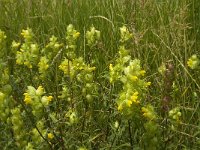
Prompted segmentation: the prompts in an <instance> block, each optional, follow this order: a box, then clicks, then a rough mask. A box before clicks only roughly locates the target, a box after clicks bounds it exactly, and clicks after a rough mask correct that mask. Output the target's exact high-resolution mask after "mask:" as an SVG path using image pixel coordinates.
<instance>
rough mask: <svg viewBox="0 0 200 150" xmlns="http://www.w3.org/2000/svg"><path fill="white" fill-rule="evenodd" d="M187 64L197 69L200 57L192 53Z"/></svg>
mask: <svg viewBox="0 0 200 150" xmlns="http://www.w3.org/2000/svg"><path fill="white" fill-rule="evenodd" d="M187 65H188V66H189V67H190V68H191V69H195V68H196V67H197V66H198V65H199V59H198V58H197V55H192V57H191V58H190V59H188V61H187Z"/></svg>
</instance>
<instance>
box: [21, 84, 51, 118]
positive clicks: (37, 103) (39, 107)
mask: <svg viewBox="0 0 200 150" xmlns="http://www.w3.org/2000/svg"><path fill="white" fill-rule="evenodd" d="M44 93H45V91H44V88H43V87H42V86H39V87H38V88H37V89H35V88H34V87H32V86H28V89H27V91H26V93H24V102H25V104H26V105H30V106H31V108H32V113H33V115H34V116H36V117H39V118H40V116H41V115H42V112H43V108H44V107H46V106H48V105H49V103H50V102H51V101H52V99H53V97H52V96H45V95H44Z"/></svg>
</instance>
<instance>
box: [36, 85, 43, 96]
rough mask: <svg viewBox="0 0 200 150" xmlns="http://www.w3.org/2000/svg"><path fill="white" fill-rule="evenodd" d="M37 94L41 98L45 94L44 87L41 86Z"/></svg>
mask: <svg viewBox="0 0 200 150" xmlns="http://www.w3.org/2000/svg"><path fill="white" fill-rule="evenodd" d="M35 92H36V95H38V96H41V95H43V94H44V88H43V87H42V86H39V87H38V88H37V90H36V91H35Z"/></svg>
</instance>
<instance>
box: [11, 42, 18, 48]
mask: <svg viewBox="0 0 200 150" xmlns="http://www.w3.org/2000/svg"><path fill="white" fill-rule="evenodd" d="M19 46H20V43H19V42H18V43H17V42H16V41H13V42H12V46H11V47H12V48H18V47H19Z"/></svg>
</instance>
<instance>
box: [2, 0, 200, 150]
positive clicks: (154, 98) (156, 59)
mask: <svg viewBox="0 0 200 150" xmlns="http://www.w3.org/2000/svg"><path fill="white" fill-rule="evenodd" d="M199 8H200V1H199V0H176V1H171V0H138V1H137V0H135V1H132V0H59V1H56V0H53V1H45V0H21V1H17V0H0V12H1V14H0V29H1V30H3V31H5V32H6V35H7V39H8V43H7V46H8V49H7V57H8V56H10V55H11V50H10V49H9V45H11V42H12V41H13V40H18V41H20V40H21V38H20V33H21V31H22V29H26V28H27V27H29V28H31V29H32V30H33V32H34V33H35V37H36V41H37V42H38V43H41V45H42V46H44V45H46V43H47V42H48V39H49V38H50V37H51V35H55V36H57V37H58V38H59V40H61V41H64V37H65V33H66V28H67V25H69V24H73V25H74V26H75V28H76V29H77V30H78V31H80V33H81V37H80V39H79V41H78V45H77V46H78V49H77V51H76V53H77V55H78V56H83V58H84V60H85V61H86V62H89V63H91V59H90V56H88V55H89V54H90V49H88V48H86V47H85V40H84V39H85V34H86V31H87V30H89V29H90V27H91V26H94V27H95V28H96V29H98V30H99V31H101V39H100V42H99V43H98V45H97V48H96V50H95V52H94V54H92V55H91V57H94V59H95V60H96V61H95V62H94V64H95V66H96V68H97V71H96V73H95V76H96V77H97V80H98V82H99V84H100V87H101V88H100V89H99V99H101V102H100V103H99V105H97V106H96V107H95V110H94V111H97V112H98V111H99V112H98V113H96V116H95V117H94V121H97V123H96V124H93V126H92V127H91V129H88V132H93V131H94V132H96V133H98V134H97V135H96V137H93V138H94V139H95V138H97V139H98V137H101V133H99V132H98V130H99V129H102V130H105V131H104V132H106V134H113V135H114V133H110V132H112V131H109V130H111V127H110V124H112V123H113V122H114V121H115V120H117V119H118V116H117V117H116V114H113V109H115V106H114V103H115V98H116V95H115V93H113V91H112V87H111V86H110V85H109V84H108V77H107V74H108V70H109V69H108V68H109V64H110V63H112V62H113V61H114V60H115V59H116V57H115V56H116V53H117V51H118V47H119V42H118V41H119V39H120V36H119V27H121V26H123V25H126V26H127V27H128V28H129V30H130V31H131V32H132V33H133V36H134V38H133V39H132V41H131V43H130V45H129V47H130V52H131V55H132V57H133V58H138V59H140V60H141V64H142V66H143V68H144V69H145V70H147V79H148V80H149V81H151V82H152V86H151V88H150V90H149V97H148V101H149V102H150V103H152V104H153V105H154V107H155V108H156V110H158V112H160V113H161V111H160V109H161V108H160V105H161V101H162V99H163V96H164V94H163V92H164V90H165V88H164V85H163V84H164V77H163V76H162V75H160V74H159V72H158V68H159V67H160V66H161V65H162V64H163V63H166V62H171V63H172V64H173V65H174V67H175V69H174V70H175V79H174V82H173V95H172V100H171V102H170V108H174V107H177V106H178V107H180V108H181V111H182V122H183V123H182V124H181V126H180V128H179V129H177V130H175V132H171V131H165V132H166V134H169V135H170V136H168V137H167V138H168V139H164V140H163V141H164V142H165V143H166V145H167V144H168V149H170V148H173V149H183V148H186V149H198V147H199V146H200V145H198V144H197V142H198V141H199V138H200V134H199V131H200V126H199V125H200V119H199V116H200V111H199V110H200V109H199V103H200V101H199V98H200V77H199V70H190V69H189V68H188V67H187V60H188V59H189V58H190V56H192V55H193V54H197V55H198V56H200V44H199V43H200V39H199V37H200V31H199V30H200V9H199ZM116 88H117V87H116ZM118 91H120V86H119V90H118ZM104 107H105V109H104ZM101 109H103V111H102V110H101ZM105 110H106V111H105ZM101 111H102V112H101ZM100 112H101V113H100ZM98 115H100V116H98ZM95 119H96V120H95ZM133 126H134V125H133ZM104 127H106V129H103V128H104ZM95 129H96V130H95ZM124 130H125V129H124ZM125 131H127V130H125ZM121 132H123V131H121ZM133 132H135V131H133ZM118 134H119V135H118ZM139 135H140V136H142V135H141V133H140V131H136V132H135V135H133V136H134V137H133V141H134V142H135V143H137V142H138V141H139V140H140V138H139V137H138V136H139ZM102 138H108V139H103V140H102V139H99V141H95V142H96V143H95V144H96V147H97V148H98V144H99V145H101V142H102V141H104V144H105V141H106V140H109V141H113V143H112V144H113V145H114V144H116V145H120V144H121V145H122V146H123V144H125V143H126V142H127V141H128V138H125V139H123V134H122V133H116V135H115V137H109V136H107V135H105V137H102ZM109 138H110V139H109ZM113 139H115V140H113ZM116 141H117V142H118V143H117V142H116ZM115 142H116V143H115ZM75 143H76V141H74V143H73V144H75ZM109 144H110V143H109ZM105 145H106V144H105ZM99 147H101V146H99ZM105 147H106V146H105ZM115 148H116V149H117V148H118V149H120V147H117V146H116V147H115ZM105 149H106V148H105Z"/></svg>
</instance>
